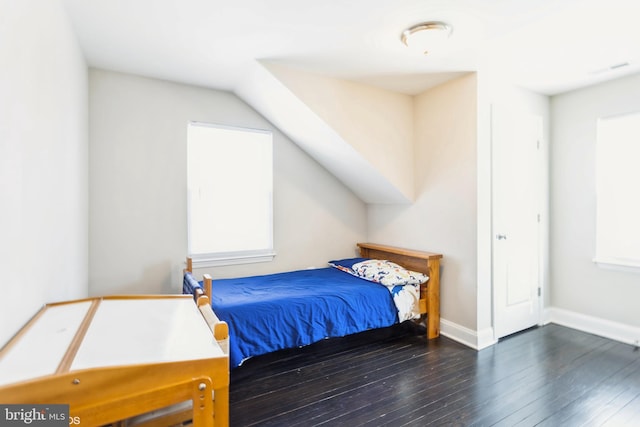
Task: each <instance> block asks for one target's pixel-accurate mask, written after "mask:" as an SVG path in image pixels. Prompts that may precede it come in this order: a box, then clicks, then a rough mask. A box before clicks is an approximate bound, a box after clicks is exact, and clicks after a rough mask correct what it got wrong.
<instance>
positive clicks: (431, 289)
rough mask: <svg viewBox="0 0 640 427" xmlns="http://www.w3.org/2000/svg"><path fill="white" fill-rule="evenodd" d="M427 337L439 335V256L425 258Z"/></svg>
mask: <svg viewBox="0 0 640 427" xmlns="http://www.w3.org/2000/svg"><path fill="white" fill-rule="evenodd" d="M427 268H428V269H429V274H428V275H429V281H428V282H427V338H429V339H431V338H436V337H438V336H440V258H430V259H428V260H427Z"/></svg>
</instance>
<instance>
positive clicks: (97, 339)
mask: <svg viewBox="0 0 640 427" xmlns="http://www.w3.org/2000/svg"><path fill="white" fill-rule="evenodd" d="M212 394H213V395H214V396H215V399H213V400H212V399H211V396H212ZM228 399H229V361H228V357H227V355H226V354H225V353H224V352H223V351H222V349H221V348H220V346H219V345H218V343H217V342H216V341H215V339H214V337H213V334H212V331H211V329H210V328H209V326H208V325H207V322H206V321H205V320H204V318H203V317H202V315H201V313H200V310H198V308H197V306H196V304H195V303H194V302H193V300H192V299H191V298H190V297H189V296H182V295H171V296H169V295H164V296H162V295H158V296H122V297H103V298H91V299H86V300H78V301H69V302H64V303H56V304H48V305H46V306H45V307H43V309H42V310H40V311H39V312H38V314H37V315H36V316H35V317H34V318H33V319H32V320H31V321H30V322H29V323H27V325H25V326H24V327H23V328H22V329H21V330H20V331H19V332H18V334H17V335H16V336H15V337H14V338H13V339H12V340H11V341H9V343H8V344H7V345H6V346H5V347H4V348H3V349H2V350H1V351H0V402H2V403H3V404H11V403H23V404H55V403H62V404H69V405H70V407H69V412H70V416H71V417H76V418H74V419H76V420H80V425H83V426H91V425H104V424H107V423H112V422H116V421H118V420H123V419H127V418H130V417H133V416H135V415H139V414H142V413H145V412H149V411H153V410H157V409H160V408H163V407H166V406H169V405H173V404H175V403H179V402H183V401H187V400H191V401H192V408H193V423H194V425H196V426H213V425H214V424H215V425H216V426H224V425H228V418H229V416H228V411H229V408H228V405H229V401H228Z"/></svg>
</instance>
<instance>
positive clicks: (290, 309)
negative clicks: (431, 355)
mask: <svg viewBox="0 0 640 427" xmlns="http://www.w3.org/2000/svg"><path fill="white" fill-rule="evenodd" d="M357 246H358V249H359V252H360V256H359V257H357V258H348V259H340V260H328V261H329V266H327V267H326V268H317V269H307V270H298V271H290V272H284V273H276V274H269V275H261V276H251V277H241V278H234V279H218V280H215V281H214V280H212V279H211V277H210V276H208V275H205V276H204V277H203V280H202V281H201V282H198V281H197V280H196V279H195V278H194V277H193V268H192V264H191V260H190V259H189V258H188V259H187V268H186V269H185V275H184V281H183V292H184V293H191V294H193V295H194V297H195V298H196V299H198V298H206V304H211V306H212V309H213V312H214V313H215V315H217V316H218V317H219V318H220V319H221V320H222V321H224V322H225V324H226V325H228V328H229V362H230V366H231V367H232V368H235V367H238V366H240V365H241V364H242V363H243V362H244V361H245V360H247V359H249V358H251V357H253V356H258V355H261V354H266V353H270V352H273V351H277V350H280V349H285V348H294V347H301V346H305V345H308V344H311V343H313V342H316V341H319V340H322V339H324V338H330V337H341V336H345V335H349V334H353V333H357V332H362V331H365V330H369V329H374V328H383V327H388V326H391V325H393V324H395V323H399V322H402V321H407V320H410V321H414V322H420V323H422V322H424V323H425V324H426V334H427V338H429V339H432V338H436V337H438V336H439V330H440V326H439V325H440V303H439V299H440V298H439V294H440V259H441V258H442V255H441V254H436V253H430V252H423V251H416V250H409V249H402V248H397V247H393V246H385V245H378V244H372V243H358V244H357ZM390 267H391V268H392V269H393V270H392V274H390V273H389V272H390V270H389V268H390ZM396 267H397V268H396ZM397 280H400V282H398V281H397ZM398 283H400V284H398Z"/></svg>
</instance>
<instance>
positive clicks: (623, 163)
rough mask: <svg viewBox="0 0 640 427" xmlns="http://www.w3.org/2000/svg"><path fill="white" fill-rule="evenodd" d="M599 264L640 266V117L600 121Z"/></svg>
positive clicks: (597, 172)
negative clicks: (639, 188) (639, 187)
mask: <svg viewBox="0 0 640 427" xmlns="http://www.w3.org/2000/svg"><path fill="white" fill-rule="evenodd" d="M596 162H597V164H596V176H597V179H596V181H597V188H596V191H597V220H596V221H597V224H596V230H597V231H596V257H595V261H596V262H598V263H603V264H613V265H622V266H632V267H640V191H639V190H638V185H639V184H638V183H640V114H638V113H634V114H626V115H620V116H614V117H607V118H602V119H600V120H599V121H598V140H597V148H596Z"/></svg>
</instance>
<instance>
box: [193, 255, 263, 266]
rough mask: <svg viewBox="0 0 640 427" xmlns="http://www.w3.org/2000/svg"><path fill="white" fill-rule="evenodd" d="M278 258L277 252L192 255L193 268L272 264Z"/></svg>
mask: <svg viewBox="0 0 640 427" xmlns="http://www.w3.org/2000/svg"><path fill="white" fill-rule="evenodd" d="M275 256H276V253H275V252H262V253H255V254H224V255H214V254H199V255H191V258H192V260H193V268H206V267H222V266H225V265H239V264H252V263H257V262H270V261H273V258H274V257H275Z"/></svg>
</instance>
